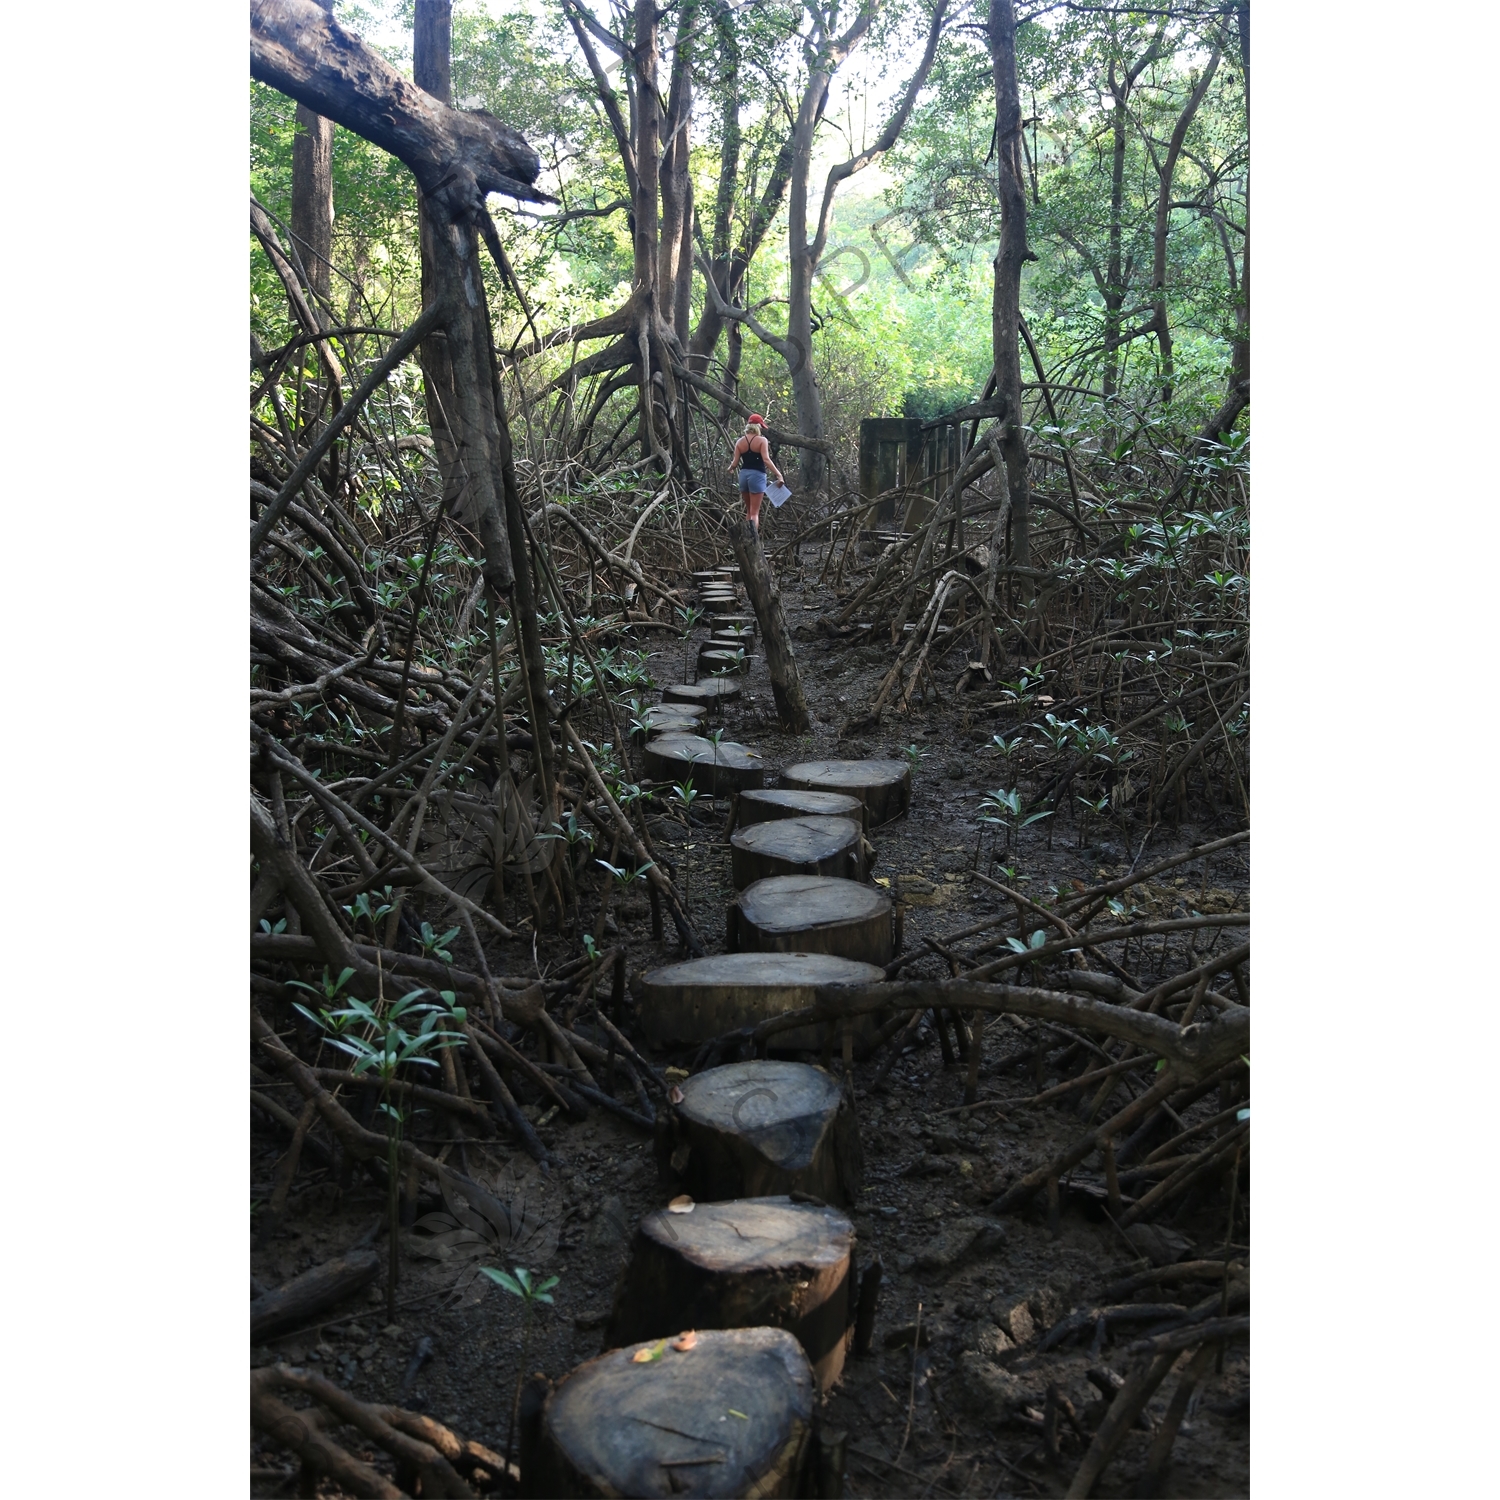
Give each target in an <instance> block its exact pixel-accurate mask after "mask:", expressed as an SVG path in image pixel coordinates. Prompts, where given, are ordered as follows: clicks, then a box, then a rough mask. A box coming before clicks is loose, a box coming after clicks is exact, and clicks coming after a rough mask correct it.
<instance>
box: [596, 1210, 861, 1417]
mask: <svg viewBox="0 0 1500 1500" xmlns="http://www.w3.org/2000/svg"><path fill="white" fill-rule="evenodd" d="M853 1260H854V1226H853V1225H852V1224H851V1223H850V1222H849V1220H848V1219H847V1218H846V1217H845V1216H844V1215H843V1214H842V1213H840V1212H839V1210H838V1209H836V1208H824V1207H819V1206H818V1205H816V1204H811V1203H793V1202H792V1200H791V1199H790V1198H785V1197H781V1198H739V1199H733V1200H731V1201H730V1202H727V1203H696V1204H694V1206H693V1209H692V1212H691V1213H685V1214H683V1213H673V1212H672V1211H671V1210H670V1209H665V1208H663V1209H658V1210H657V1211H656V1212H655V1213H651V1214H647V1215H646V1217H645V1218H644V1219H642V1220H641V1222H640V1224H639V1225H638V1226H637V1228H636V1231H635V1238H634V1239H633V1240H632V1242H631V1246H630V1259H629V1262H628V1263H627V1265H626V1267H625V1274H624V1275H623V1276H622V1277H621V1278H620V1283H619V1286H618V1288H617V1290H616V1292H615V1302H614V1310H613V1312H612V1313H611V1314H610V1320H609V1325H608V1327H607V1328H606V1329H605V1334H604V1342H605V1346H606V1347H607V1348H614V1347H618V1346H619V1345H621V1344H637V1343H639V1342H640V1341H641V1340H642V1339H660V1338H665V1337H668V1336H669V1335H673V1334H678V1333H682V1332H683V1331H684V1330H686V1329H689V1328H693V1329H698V1330H700V1331H701V1330H703V1329H705V1328H784V1329H786V1331H787V1332H788V1333H790V1334H791V1335H792V1336H793V1337H794V1338H796V1340H797V1342H798V1343H799V1344H801V1345H802V1348H803V1352H804V1353H805V1354H806V1355H807V1358H808V1361H809V1362H810V1363H811V1365H812V1367H813V1375H814V1378H815V1379H816V1380H817V1382H818V1389H819V1390H822V1391H826V1390H828V1389H830V1388H831V1387H832V1386H833V1385H834V1384H835V1383H836V1382H837V1381H838V1378H839V1376H840V1374H841V1373H842V1372H843V1368H844V1353H845V1348H846V1346H847V1342H848V1336H849V1330H850V1327H851V1325H852V1324H853V1322H854V1317H853V1313H854V1298H855V1296H856V1295H857V1293H856V1291H855V1288H854V1287H853V1285H852V1275H851V1270H852V1266H853Z"/></svg>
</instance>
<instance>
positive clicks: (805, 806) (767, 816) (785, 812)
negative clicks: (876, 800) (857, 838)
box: [735, 787, 865, 828]
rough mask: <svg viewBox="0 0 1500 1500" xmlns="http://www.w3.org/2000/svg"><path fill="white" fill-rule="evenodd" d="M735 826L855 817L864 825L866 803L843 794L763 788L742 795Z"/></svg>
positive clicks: (744, 826) (857, 821) (745, 826)
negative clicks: (780, 820)
mask: <svg viewBox="0 0 1500 1500" xmlns="http://www.w3.org/2000/svg"><path fill="white" fill-rule="evenodd" d="M739 808H740V810H739V814H738V816H737V817H736V818H735V823H736V825H737V826H739V827H741V828H747V827H749V825H750V824H751V823H769V822H771V821H772V820H773V819H775V818H799V817H804V816H810V817H814V818H853V819H854V821H855V822H856V823H863V821H864V816H865V808H864V803H862V802H861V801H860V800H859V798H858V797H850V796H848V795H847V794H846V793H844V792H795V791H792V790H791V788H789V787H764V788H760V789H758V790H755V791H748V792H745V793H743V794H742V795H741V797H740V804H739Z"/></svg>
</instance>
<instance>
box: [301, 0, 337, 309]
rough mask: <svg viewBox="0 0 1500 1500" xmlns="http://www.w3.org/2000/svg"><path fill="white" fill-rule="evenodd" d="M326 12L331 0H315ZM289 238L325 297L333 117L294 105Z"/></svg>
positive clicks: (330, 230) (330, 8) (330, 226)
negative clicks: (295, 124)
mask: <svg viewBox="0 0 1500 1500" xmlns="http://www.w3.org/2000/svg"><path fill="white" fill-rule="evenodd" d="M315 3H316V4H317V5H320V6H321V7H322V8H323V9H324V10H326V11H327V12H328V13H329V14H330V15H332V14H333V0H315ZM292 238H293V239H294V240H295V241H296V253H297V255H298V257H299V258H300V259H301V261H302V265H303V268H304V270H305V271H306V272H307V284H308V286H309V287H310V288H311V290H312V291H314V292H315V293H316V294H317V299H318V301H319V302H321V303H326V302H327V301H328V294H329V288H330V286H331V285H332V281H331V277H330V264H331V262H332V259H333V121H332V120H326V119H324V118H323V116H322V115H319V114H314V113H313V111H312V110H310V109H309V108H308V107H307V106H306V105H305V104H299V105H298V106H297V134H296V136H295V138H294V139H293V141H292Z"/></svg>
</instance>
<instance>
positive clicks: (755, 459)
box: [740, 438, 766, 474]
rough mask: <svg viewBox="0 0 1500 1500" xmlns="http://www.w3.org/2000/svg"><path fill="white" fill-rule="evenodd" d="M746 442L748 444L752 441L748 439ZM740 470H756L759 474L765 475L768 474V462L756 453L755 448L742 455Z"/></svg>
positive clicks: (746, 450) (747, 449) (748, 449)
mask: <svg viewBox="0 0 1500 1500" xmlns="http://www.w3.org/2000/svg"><path fill="white" fill-rule="evenodd" d="M745 441H746V442H747V443H748V442H749V441H750V439H749V438H746V439H745ZM740 468H742V469H754V470H755V471H756V472H757V473H760V474H764V473H765V472H766V461H765V459H763V458H762V457H761V456H760V454H758V453H757V452H756V451H755V449H754V448H746V449H745V451H744V452H743V453H742V454H740Z"/></svg>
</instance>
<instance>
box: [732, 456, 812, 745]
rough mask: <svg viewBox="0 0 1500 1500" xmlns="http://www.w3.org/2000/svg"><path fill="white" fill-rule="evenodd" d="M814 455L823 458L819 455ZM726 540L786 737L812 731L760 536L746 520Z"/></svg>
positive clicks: (774, 583) (779, 597) (736, 523)
mask: <svg viewBox="0 0 1500 1500" xmlns="http://www.w3.org/2000/svg"><path fill="white" fill-rule="evenodd" d="M817 456H818V457H819V458H821V457H822V455H821V454H819V455H817ZM729 541H730V545H731V546H732V547H733V548H734V555H735V560H736V561H737V562H738V563H739V565H740V580H741V582H742V583H743V584H744V585H745V595H746V597H747V598H748V599H749V600H750V607H751V608H752V609H753V610H754V611H755V618H756V621H757V622H758V623H759V625H760V638H761V641H762V643H763V644H764V646H765V652H766V670H767V671H768V672H769V673H770V676H771V692H772V693H773V694H774V695H775V698H776V713H777V717H778V718H779V719H780V720H781V726H782V728H783V729H784V730H786V731H787V732H788V733H789V734H806V733H808V731H809V730H810V729H811V728H812V721H811V719H810V718H809V717H808V713H807V698H806V695H805V694H804V693H803V691H802V679H801V677H799V676H798V674H797V658H796V656H795V655H794V654H793V652H792V639H791V632H790V631H789V630H788V629H787V624H786V612H785V611H784V610H783V609H782V607H781V594H780V592H779V591H778V590H777V588H776V581H775V579H774V578H772V576H771V568H770V564H769V563H768V562H767V561H766V554H765V550H764V549H763V548H762V547H761V544H760V535H759V533H758V532H757V531H756V530H755V528H754V527H753V526H752V525H751V524H750V523H749V522H748V521H736V522H735V523H734V524H733V525H731V526H730V528H729Z"/></svg>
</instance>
